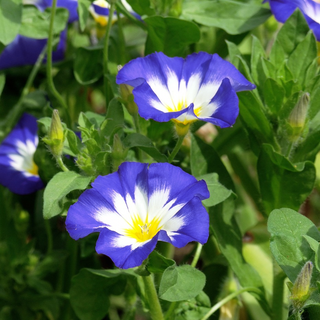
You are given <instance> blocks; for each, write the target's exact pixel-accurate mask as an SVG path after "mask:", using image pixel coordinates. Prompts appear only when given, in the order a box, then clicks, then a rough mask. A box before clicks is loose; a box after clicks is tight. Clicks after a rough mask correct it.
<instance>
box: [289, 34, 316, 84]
mask: <svg viewBox="0 0 320 320" xmlns="http://www.w3.org/2000/svg"><path fill="white" fill-rule="evenodd" d="M316 58H317V43H316V39H315V37H314V35H313V32H312V31H310V32H309V33H308V34H307V36H306V37H305V38H304V39H303V41H301V42H300V43H299V44H298V46H297V47H296V49H295V50H294V51H293V52H292V54H291V55H290V57H289V59H288V68H289V69H290V71H291V72H292V75H293V76H294V78H295V79H297V80H298V83H299V84H301V85H303V84H304V83H305V78H306V73H307V70H308V68H309V67H310V65H312V64H313V62H314V61H315V59H316Z"/></svg>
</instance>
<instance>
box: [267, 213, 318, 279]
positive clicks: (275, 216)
mask: <svg viewBox="0 0 320 320" xmlns="http://www.w3.org/2000/svg"><path fill="white" fill-rule="evenodd" d="M268 230H269V232H270V233H271V242H270V248H271V252H272V254H273V255H274V257H275V259H276V261H277V262H278V264H279V265H280V267H281V268H282V269H283V271H284V272H285V274H286V275H287V276H288V278H289V279H290V281H291V282H292V283H293V282H294V281H295V280H296V278H297V276H298V274H299V273H300V271H301V269H302V267H303V266H304V264H305V263H306V262H307V261H310V260H311V261H313V256H314V252H313V250H312V249H311V248H310V245H309V243H308V242H307V241H306V239H305V238H304V237H305V236H306V235H307V236H309V237H311V238H312V239H315V240H316V241H320V232H319V231H318V229H317V227H316V226H315V225H314V224H313V223H312V221H310V220H309V219H308V218H306V217H304V216H303V215H302V214H300V213H298V212H296V211H294V210H291V209H287V208H283V209H277V210H273V211H272V212H271V213H270V216H269V219H268Z"/></svg>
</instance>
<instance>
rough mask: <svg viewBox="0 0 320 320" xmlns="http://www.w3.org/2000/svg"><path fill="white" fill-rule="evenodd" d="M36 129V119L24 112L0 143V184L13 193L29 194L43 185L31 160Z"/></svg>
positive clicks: (34, 146)
mask: <svg viewBox="0 0 320 320" xmlns="http://www.w3.org/2000/svg"><path fill="white" fill-rule="evenodd" d="M37 131H38V125H37V119H36V118H35V117H33V116H31V115H29V114H26V113H25V114H23V116H22V117H21V118H20V120H19V122H18V123H17V125H16V126H15V127H14V128H13V130H12V131H11V132H10V133H9V135H8V136H7V137H6V138H5V139H4V140H3V142H2V144H1V145H0V172H1V174H0V184H2V185H4V186H5V187H7V188H8V189H9V190H10V191H12V192H14V193H17V194H29V193H32V192H34V191H37V190H40V189H42V188H43V187H44V185H43V183H42V181H41V179H40V177H39V175H38V167H37V165H36V164H35V163H34V161H33V155H34V153H35V151H36V148H37V145H38V135H37Z"/></svg>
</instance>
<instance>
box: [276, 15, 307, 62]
mask: <svg viewBox="0 0 320 320" xmlns="http://www.w3.org/2000/svg"><path fill="white" fill-rule="evenodd" d="M308 32H309V26H308V24H307V23H306V20H305V18H304V17H303V15H302V13H301V12H300V11H299V10H298V9H296V11H295V12H294V13H293V14H292V15H291V17H290V18H289V19H288V20H287V21H286V22H285V24H284V25H283V26H282V28H281V29H280V31H279V33H278V35H277V38H276V40H275V42H274V44H273V46H272V49H271V52H270V61H271V62H272V63H273V64H274V65H275V66H276V68H279V67H280V66H281V65H282V63H283V61H284V60H285V59H286V58H287V57H288V56H289V55H290V54H291V53H292V52H293V50H294V49H295V48H296V47H297V45H298V44H299V43H300V42H302V41H303V39H304V37H305V36H306V35H307V33H308ZM301 61H303V60H301Z"/></svg>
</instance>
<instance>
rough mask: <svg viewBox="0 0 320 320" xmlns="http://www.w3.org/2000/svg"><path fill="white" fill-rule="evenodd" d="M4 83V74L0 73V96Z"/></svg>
mask: <svg viewBox="0 0 320 320" xmlns="http://www.w3.org/2000/svg"><path fill="white" fill-rule="evenodd" d="M5 83H6V76H5V74H4V73H3V74H0V96H1V94H2V91H3V88H4V85H5Z"/></svg>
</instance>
